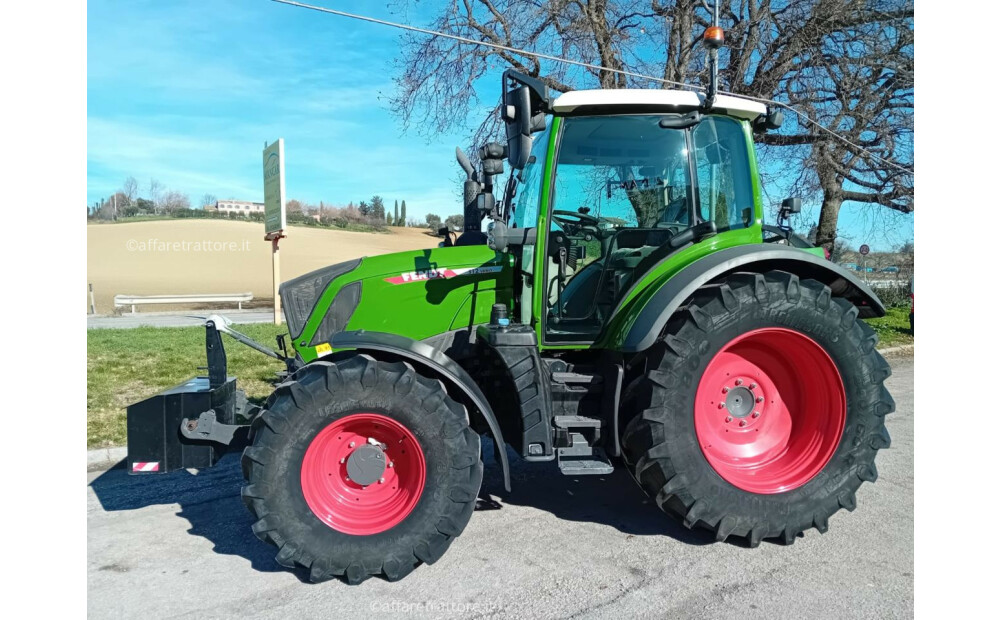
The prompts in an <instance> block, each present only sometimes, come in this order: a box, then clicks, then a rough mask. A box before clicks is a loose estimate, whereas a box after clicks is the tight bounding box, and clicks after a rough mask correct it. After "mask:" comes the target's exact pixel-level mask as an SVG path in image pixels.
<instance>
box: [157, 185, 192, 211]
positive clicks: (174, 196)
mask: <svg viewBox="0 0 1000 620" xmlns="http://www.w3.org/2000/svg"><path fill="white" fill-rule="evenodd" d="M160 206H161V207H162V209H163V210H164V211H165V212H166V213H173V212H174V211H180V210H182V209H190V208H191V200H190V199H189V198H188V197H187V194H182V193H181V192H178V191H175V190H170V191H168V192H166V193H165V194H163V199H162V201H161V205H160Z"/></svg>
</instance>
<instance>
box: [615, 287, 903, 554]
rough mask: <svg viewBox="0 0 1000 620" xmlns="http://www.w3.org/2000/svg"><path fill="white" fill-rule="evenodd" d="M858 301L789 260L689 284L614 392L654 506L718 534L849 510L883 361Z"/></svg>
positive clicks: (628, 448)
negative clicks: (639, 367) (784, 266)
mask: <svg viewBox="0 0 1000 620" xmlns="http://www.w3.org/2000/svg"><path fill="white" fill-rule="evenodd" d="M857 317H858V310H857V309H856V308H855V307H854V306H853V305H851V304H850V303H849V302H847V301H846V300H843V299H839V298H834V297H833V296H832V295H831V292H830V289H829V288H828V287H826V286H824V285H823V284H821V283H819V282H817V281H814V280H801V281H800V280H799V278H798V277H796V276H795V275H792V274H790V273H785V272H780V271H772V272H769V273H767V274H734V275H733V276H731V277H729V278H728V279H727V280H726V281H725V282H723V283H722V284H720V285H717V286H712V287H706V288H705V289H702V290H701V291H699V292H698V293H697V294H696V295H695V296H694V298H693V299H692V300H691V302H690V303H689V304H688V305H687V306H686V307H685V308H684V309H682V310H681V311H680V312H678V313H677V314H676V315H675V316H674V317H672V318H671V320H670V321H669V322H668V324H667V327H666V330H665V333H664V335H663V337H662V338H661V339H660V340H659V341H658V342H657V344H656V345H654V346H653V347H652V348H651V350H650V351H649V352H648V354H647V357H646V360H645V363H646V369H645V373H644V375H643V376H641V377H640V378H639V379H637V380H636V381H634V382H633V383H632V384H631V385H630V387H629V389H628V390H627V392H626V394H625V397H624V399H623V411H626V412H629V411H631V412H634V417H633V418H632V419H631V420H630V421H629V422H628V423H627V426H626V428H625V431H624V436H623V444H624V448H625V450H624V452H625V460H626V462H627V463H628V464H629V465H630V467H631V471H632V473H633V475H634V477H635V478H636V480H637V481H638V482H639V483H640V485H641V486H642V487H643V488H644V489H645V490H646V492H647V493H648V494H649V495H650V496H651V497H653V498H654V499H655V501H656V503H657V504H658V505H659V506H660V508H662V509H663V510H664V511H665V512H667V513H669V514H672V515H674V516H677V517H678V518H680V519H682V520H683V522H684V524H685V525H686V526H687V527H689V528H692V527H700V528H705V529H709V530H711V531H713V532H714V533H715V537H716V539H717V540H719V541H722V540H725V539H726V538H728V537H730V536H736V537H742V538H745V539H746V540H747V541H748V542H749V544H750V546H752V547H756V546H757V545H759V544H760V542H761V540H763V539H765V538H773V537H778V538H780V539H781V540H782V541H784V542H785V543H786V544H791V543H792V542H794V540H795V538H796V536H798V535H799V534H800V533H801V532H803V531H804V530H806V529H808V528H810V527H815V528H816V529H817V530H819V531H820V532H825V531H826V530H827V527H828V520H829V517H830V516H831V515H833V514H834V513H835V512H837V511H838V510H840V509H841V508H846V509H848V510H853V509H854V508H855V504H856V499H855V492H856V491H857V489H858V487H859V486H860V485H861V483H862V482H864V481H869V482H874V481H875V479H876V478H877V476H878V472H877V470H876V468H875V463H874V460H875V455H876V453H877V452H878V450H880V449H882V448H886V447H888V446H889V434H888V432H887V431H886V428H885V424H884V416H885V415H886V414H888V413H890V412H892V411H893V410H894V409H895V404H894V402H893V400H892V397H891V396H890V395H889V392H888V391H887V390H886V389H885V387H884V385H883V382H884V381H885V379H886V378H888V377H889V374H890V368H889V364H888V363H887V362H886V361H885V360H884V359H883V358H882V356H881V355H879V353H878V352H877V351H876V350H875V345H876V343H877V337H876V335H875V333H874V331H873V330H872V329H871V328H869V327H868V326H867V325H866V324H865V323H863V322H861V321H860V320H858V318H857Z"/></svg>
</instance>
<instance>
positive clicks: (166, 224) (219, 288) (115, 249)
mask: <svg viewBox="0 0 1000 620" xmlns="http://www.w3.org/2000/svg"><path fill="white" fill-rule="evenodd" d="M390 230H391V231H392V232H391V233H389V234H377V233H359V232H347V231H342V230H331V229H321V228H306V227H292V228H291V229H290V231H289V233H288V238H287V239H282V240H281V278H282V280H289V279H291V278H294V277H296V276H299V275H302V274H303V273H306V272H309V271H312V270H314V269H318V268H320V267H324V266H326V265H331V264H333V263H339V262H341V261H345V260H349V259H352V258H357V257H359V256H372V255H376V254H388V253H391V252H400V251H404V250H412V249H420V248H430V247H435V246H436V245H437V243H438V239H437V238H435V237H432V236H429V235H427V234H426V230H425V229H420V228H392V229H390ZM184 243H186V244H187V247H186V249H185V248H184V247H183V245H182V244H184ZM220 244H226V245H225V246H222V245H220ZM87 282H89V283H93V285H94V297H95V300H96V303H97V312H98V313H99V314H111V312H112V308H113V299H114V296H115V295H117V294H133V295H169V294H182V293H240V292H245V291H252V292H253V294H254V298H255V300H258V299H259V300H270V299H271V244H270V243H269V242H267V241H264V227H263V225H262V224H261V223H259V222H234V221H227V220H201V219H199V220H162V221H153V222H130V223H127V224H119V225H105V226H87ZM87 304H88V308H89V304H90V300H89V297H88V299H87ZM163 309H165V308H164V307H163V306H145V307H142V308H139V311H140V312H154V311H156V310H163Z"/></svg>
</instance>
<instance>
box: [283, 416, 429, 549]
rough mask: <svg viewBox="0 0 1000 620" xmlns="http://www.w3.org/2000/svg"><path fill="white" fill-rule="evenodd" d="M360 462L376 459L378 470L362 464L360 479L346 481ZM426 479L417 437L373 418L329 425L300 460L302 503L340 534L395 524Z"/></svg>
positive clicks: (391, 422)
mask: <svg viewBox="0 0 1000 620" xmlns="http://www.w3.org/2000/svg"><path fill="white" fill-rule="evenodd" d="M352 459H354V463H353V464H352V463H351V460H352ZM372 459H376V460H372ZM362 460H363V461H367V462H369V463H378V461H380V460H382V461H384V466H383V467H382V468H381V470H379V469H375V470H372V469H371V467H372V466H371V465H368V466H367V467H368V469H367V471H365V472H364V476H358V475H356V476H355V478H356V480H351V479H350V476H349V472H348V469H349V467H352V466H353V465H356V464H357V463H358V462H359V461H362ZM352 471H354V472H357V471H359V470H358V469H352ZM426 478H427V467H426V464H425V462H424V453H423V450H421V448H420V444H419V443H418V442H417V438H416V437H414V435H413V433H411V432H410V431H409V429H407V428H406V427H405V426H403V425H402V424H400V423H399V422H397V421H396V420H393V419H392V418H389V417H387V416H384V415H381V414H377V413H355V414H351V415H349V416H346V417H343V418H341V419H339V420H337V421H336V422H333V423H331V424H330V425H329V426H327V427H326V428H324V429H323V430H322V431H320V432H319V434H318V435H316V437H315V438H314V439H313V440H312V443H310V444H309V448H307V449H306V455H305V458H303V459H302V475H301V480H302V495H303V496H304V497H305V500H306V504H308V505H309V508H310V510H312V512H313V514H314V515H316V517H317V518H319V520H320V521H322V522H323V523H325V524H327V525H328V526H330V527H331V528H333V529H335V530H337V531H338V532H343V533H345V534H355V535H370V534H378V533H380V532H384V531H386V530H388V529H390V528H392V527H394V526H396V525H398V524H399V523H400V522H402V521H403V519H405V518H406V517H407V515H409V514H410V512H412V511H413V508H414V507H415V506H416V505H417V502H418V501H420V495H421V494H422V493H423V490H424V481H425V480H426Z"/></svg>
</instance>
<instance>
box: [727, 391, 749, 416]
mask: <svg viewBox="0 0 1000 620" xmlns="http://www.w3.org/2000/svg"><path fill="white" fill-rule="evenodd" d="M755 399H756V397H755V396H754V393H753V392H752V391H750V389H749V388H745V387H738V388H735V389H733V390H730V391H729V393H728V394H727V395H726V410H727V411H728V412H729V414H730V415H731V416H733V417H734V418H745V417H747V416H748V415H750V414H751V413H752V412H753V407H754V405H755V404H756V403H755V402H754V401H755Z"/></svg>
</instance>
